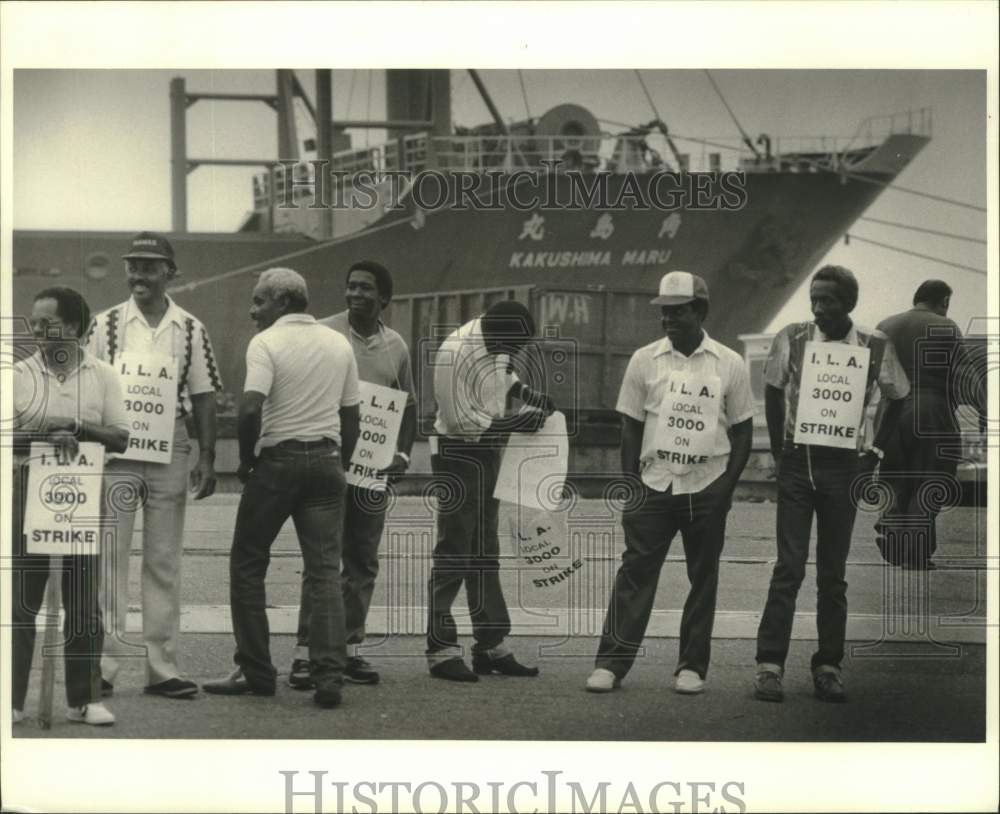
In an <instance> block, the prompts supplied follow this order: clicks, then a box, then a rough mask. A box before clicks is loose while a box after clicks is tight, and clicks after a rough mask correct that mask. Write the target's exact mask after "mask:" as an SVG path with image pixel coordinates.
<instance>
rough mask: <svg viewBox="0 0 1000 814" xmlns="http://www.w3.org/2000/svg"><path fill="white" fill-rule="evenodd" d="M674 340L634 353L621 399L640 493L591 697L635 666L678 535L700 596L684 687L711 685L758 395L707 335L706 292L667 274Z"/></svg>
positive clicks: (687, 610) (626, 445)
mask: <svg viewBox="0 0 1000 814" xmlns="http://www.w3.org/2000/svg"><path fill="white" fill-rule="evenodd" d="M651 304H652V305H658V306H660V311H661V315H662V316H661V323H662V326H663V332H664V336H663V338H661V339H658V340H656V341H655V342H652V343H650V344H649V345H646V346H645V347H643V348H640V349H639V350H637V351H636V352H635V353H634V354H632V358H631V360H629V365H628V368H627V370H626V371H625V378H624V379H623V381H622V386H621V393H620V394H619V396H618V412H619V413H621V414H622V447H621V463H622V471H623V473H624V474H625V476H626V477H629V476H639V477H640V478H641V479H642V486H641V491H640V492H639V494H638V496H637V500H636V501H635V502H634V503H633V505H631V506H629V507H627V508H626V510H625V512H624V514H623V516H622V526H623V527H624V530H625V551H624V552H623V553H622V564H621V567H620V568H619V569H618V574H617V575H616V576H615V585H614V589H613V591H612V594H611V602H610V604H609V606H608V613H607V616H606V617H605V621H604V635H603V636H602V637H601V642H600V644H599V645H598V650H597V658H596V660H595V664H594V671H593V673H591V675H590V678H588V679H587V690H588V691H589V692H611V691H612V690H614V689H615V688H616V687H617V686H618V685H619V684H620V683H621V681H622V679H623V678H624V677H625V675H626V674H627V673H628V672H629V670H630V669H631V668H632V664H633V663H634V662H635V657H636V654H637V652H638V650H639V646H640V644H641V643H642V639H643V636H644V635H645V633H646V626H647V625H648V624H649V616H650V613H651V612H652V610H653V600H654V598H655V596H656V585H657V583H658V581H659V579H660V571H661V570H662V568H663V561H664V559H665V558H666V556H667V551H668V550H669V549H670V543H671V541H672V540H673V538H674V537H675V536H676V534H677V532H678V531H679V532H680V533H681V539H682V541H683V543H684V559H685V561H686V563H687V575H688V580H689V581H690V583H691V589H690V591H689V592H688V596H687V600H686V601H685V602H684V613H683V615H682V617H681V631H680V652H679V654H678V660H677V661H678V663H677V669H676V670H675V673H674V675H675V682H674V690H675V691H676V692H679V693H681V694H684V695H696V694H698V693H700V692H702V691H703V690H704V688H705V678H706V676H707V673H708V663H709V658H710V656H711V647H712V627H713V625H714V623H715V602H716V595H717V592H718V587H719V557H720V556H721V555H722V546H723V544H724V542H725V537H726V516H727V515H728V513H729V508H730V505H731V503H732V496H733V491H734V490H735V489H736V484H737V481H739V478H740V474H741V473H742V472H743V468H744V467H745V466H746V463H747V460H748V459H749V457H750V446H751V441H752V436H753V396H752V394H751V391H750V377H749V375H748V374H747V369H746V365H745V364H744V363H743V359H742V358H741V357H740V355H739V354H738V353H736V352H735V351H733V350H731V349H729V348H727V347H725V346H724V345H720V344H719V343H718V342H716V341H715V340H714V339H712V338H711V337H710V336H709V335H708V334H707V333H706V332H705V331H704V330H703V329H702V323H703V322H704V320H705V317H706V316H707V315H708V284H707V283H706V282H705V281H704V280H703V279H702V278H701V277H699V276H697V275H696V274H691V273H690V272H687V271H672V272H670V273H669V274H666V275H664V276H663V279H662V280H661V282H660V293H659V296H658V297H656V298H655V299H654V300H652V302H651Z"/></svg>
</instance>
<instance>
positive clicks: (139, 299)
mask: <svg viewBox="0 0 1000 814" xmlns="http://www.w3.org/2000/svg"><path fill="white" fill-rule="evenodd" d="M124 259H125V278H126V281H127V282H128V286H129V288H130V290H131V292H132V296H131V297H130V298H129V299H128V300H126V301H125V302H123V303H120V304H119V305H116V306H114V307H113V308H109V309H108V310H107V311H104V312H102V313H101V314H98V315H97V317H96V319H95V320H94V322H93V324H92V325H91V328H90V334H89V337H88V342H89V344H88V350H89V351H90V352H91V353H93V354H94V356H96V357H97V358H98V359H101V360H103V361H106V362H109V363H111V365H112V366H113V367H115V369H116V370H117V371H118V372H119V374H121V375H122V376H123V384H124V387H123V390H124V391H125V393H124V396H125V408H126V412H127V413H128V414H129V422H130V430H132V432H131V434H130V437H129V448H128V449H127V450H126V451H125V452H124V453H123V455H122V457H120V458H117V459H115V460H109V462H108V466H107V469H106V472H105V479H106V482H107V486H108V493H109V494H112V495H124V494H126V493H129V492H134V491H135V483H136V482H137V480H136V479H140V480H141V481H142V482H143V483H144V484H145V494H144V495H143V496H142V497H144V499H145V503H144V505H143V506H142V510H143V532H142V594H141V596H142V641H143V644H144V645H145V649H146V678H147V686H146V692H147V693H149V694H152V695H160V696H163V697H166V698H190V697H191V696H193V695H195V694H196V693H197V692H198V686H197V685H196V684H195V683H194V682H193V681H189V680H187V679H186V678H184V677H182V676H181V673H180V670H179V668H178V666H177V640H178V636H179V633H180V614H181V601H180V595H181V555H182V553H183V547H184V546H183V536H184V510H185V508H186V505H187V491H188V485H189V482H190V486H191V489H192V490H193V492H194V499H195V500H200V499H202V498H204V497H208V496H209V495H211V494H212V493H213V492H214V491H215V468H214V461H215V392H216V391H221V390H222V382H221V380H220V379H219V373H218V366H217V365H216V362H215V355H214V353H213V351H212V343H211V340H210V339H209V337H208V331H206V330H205V326H204V325H202V323H201V322H200V321H199V320H198V319H197V318H196V317H194V316H193V315H191V314H190V313H188V312H187V311H185V310H184V309H183V308H181V307H180V306H179V305H177V303H175V302H174V301H173V300H171V299H170V297H168V296H167V293H166V292H167V287H168V286H169V285H170V283H171V281H172V280H173V279H174V277H175V275H176V274H177V265H176V264H175V262H174V250H173V247H172V246H171V245H170V243H169V242H168V241H167V240H166V238H164V237H162V236H160V235H157V234H155V233H153V232H141V233H140V234H138V235H136V236H135V237H134V238H133V239H132V246H131V249H130V250H129V252H128V253H127V254H126V255H124ZM130 372H131V373H136V372H138V375H139V376H140V377H141V376H142V375H143V372H145V373H146V374H147V375H148V378H146V379H145V380H144V381H145V382H148V385H147V384H137V385H130V380H129V379H128V378H126V377H127V376H128V375H129V373H130ZM131 391H136V392H131ZM138 391H142V392H138ZM153 391H155V398H154V396H153V395H151V394H152V393H153ZM173 404H176V407H175V408H173V409H174V416H173V417H168V418H167V419H166V422H165V425H164V428H163V432H162V434H161V435H159V436H156V437H150V438H146V439H143V435H142V428H143V427H144V426H148V425H151V424H152V423H153V422H151V421H150V418H151V416H153V415H156V412H154V411H159V412H160V413H163V412H164V410H165V409H167V408H168V407H169V405H173ZM167 411H169V409H167ZM188 415H191V416H193V418H194V425H195V428H196V432H197V435H198V461H197V463H196V465H195V467H194V469H193V470H192V469H191V466H190V463H189V453H190V451H191V443H190V439H189V437H188V432H187V426H186V418H187V416H188ZM143 443H145V444H147V445H148V447H151V448H153V449H156V450H169V461H168V462H166V461H162V462H154V461H151V460H149V458H148V457H147V458H145V459H143V457H142V455H143V454H144V452H145V451H144V450H143V449H142V447H143ZM136 498H137V499H136V500H134V501H128V502H123V501H118V504H119V505H115V506H112V507H110V510H111V511H113V512H114V516H115V535H114V538H113V539H112V540H111V542H110V543H109V544H108V545H106V546H105V549H104V550H103V551H102V559H103V562H102V583H103V584H102V589H101V597H102V602H103V603H104V604H103V613H104V620H105V626H106V628H107V635H105V637H104V658H103V659H102V663H101V672H102V675H103V679H102V688H103V691H104V694H105V695H111V694H112V692H113V691H114V682H115V677H116V675H117V673H118V671H119V669H120V667H121V659H122V658H123V657H127V656H128V655H130V654H135V653H137V652H141V651H139V650H138V649H137V648H135V647H133V646H132V645H131V644H130V642H129V641H128V639H127V637H126V634H125V619H126V616H127V613H128V571H129V552H130V550H131V547H132V530H133V528H134V526H135V516H136V511H137V509H138V508H139V505H138V504H139V503H140V499H139V496H136ZM126 503H127V505H126Z"/></svg>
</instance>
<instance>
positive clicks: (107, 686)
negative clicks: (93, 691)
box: [101, 678, 115, 698]
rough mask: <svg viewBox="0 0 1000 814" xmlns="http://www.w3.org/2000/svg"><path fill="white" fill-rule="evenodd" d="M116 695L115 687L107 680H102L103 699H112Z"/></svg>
mask: <svg viewBox="0 0 1000 814" xmlns="http://www.w3.org/2000/svg"><path fill="white" fill-rule="evenodd" d="M114 694H115V685H114V684H112V683H111V682H110V681H108V680H106V679H103V678H102V679H101V698H110V697H111V696H112V695H114Z"/></svg>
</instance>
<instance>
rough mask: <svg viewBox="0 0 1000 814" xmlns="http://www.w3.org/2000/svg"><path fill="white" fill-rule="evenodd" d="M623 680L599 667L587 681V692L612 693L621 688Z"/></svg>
mask: <svg viewBox="0 0 1000 814" xmlns="http://www.w3.org/2000/svg"><path fill="white" fill-rule="evenodd" d="M621 683H622V680H621V679H620V678H618V676H616V675H615V674H614V673H612V672H611V671H610V670H605V669H604V668H603V667H598V668H597V669H596V670H594V672H592V673H591V674H590V678H588V679H587V692H611V691H612V690H613V689H615V687H620V686H621Z"/></svg>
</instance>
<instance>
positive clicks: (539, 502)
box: [493, 411, 569, 510]
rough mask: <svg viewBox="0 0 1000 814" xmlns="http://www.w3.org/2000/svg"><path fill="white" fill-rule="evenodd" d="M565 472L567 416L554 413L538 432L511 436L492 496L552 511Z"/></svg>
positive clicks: (567, 453) (559, 498) (556, 502)
mask: <svg viewBox="0 0 1000 814" xmlns="http://www.w3.org/2000/svg"><path fill="white" fill-rule="evenodd" d="M568 469H569V438H567V436H566V416H564V415H563V414H562V413H560V412H558V411H557V412H554V413H552V415H550V416H549V417H548V418H547V419H546V420H545V424H543V425H542V427H541V429H539V430H538V432H514V433H511V434H510V438H509V440H508V441H507V447H506V449H504V453H503V460H502V461H501V463H500V474H499V475H498V476H497V485H496V488H495V489H494V490H493V497H495V498H496V499H497V500H504V501H507V502H508V503H516V504H517V505H519V506H527V507H529V508H533V509H545V510H552V509H555V508H556V507H557V506H558V505H559V502H560V500H561V495H562V487H563V484H565V482H566V473H567V471H568Z"/></svg>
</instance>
